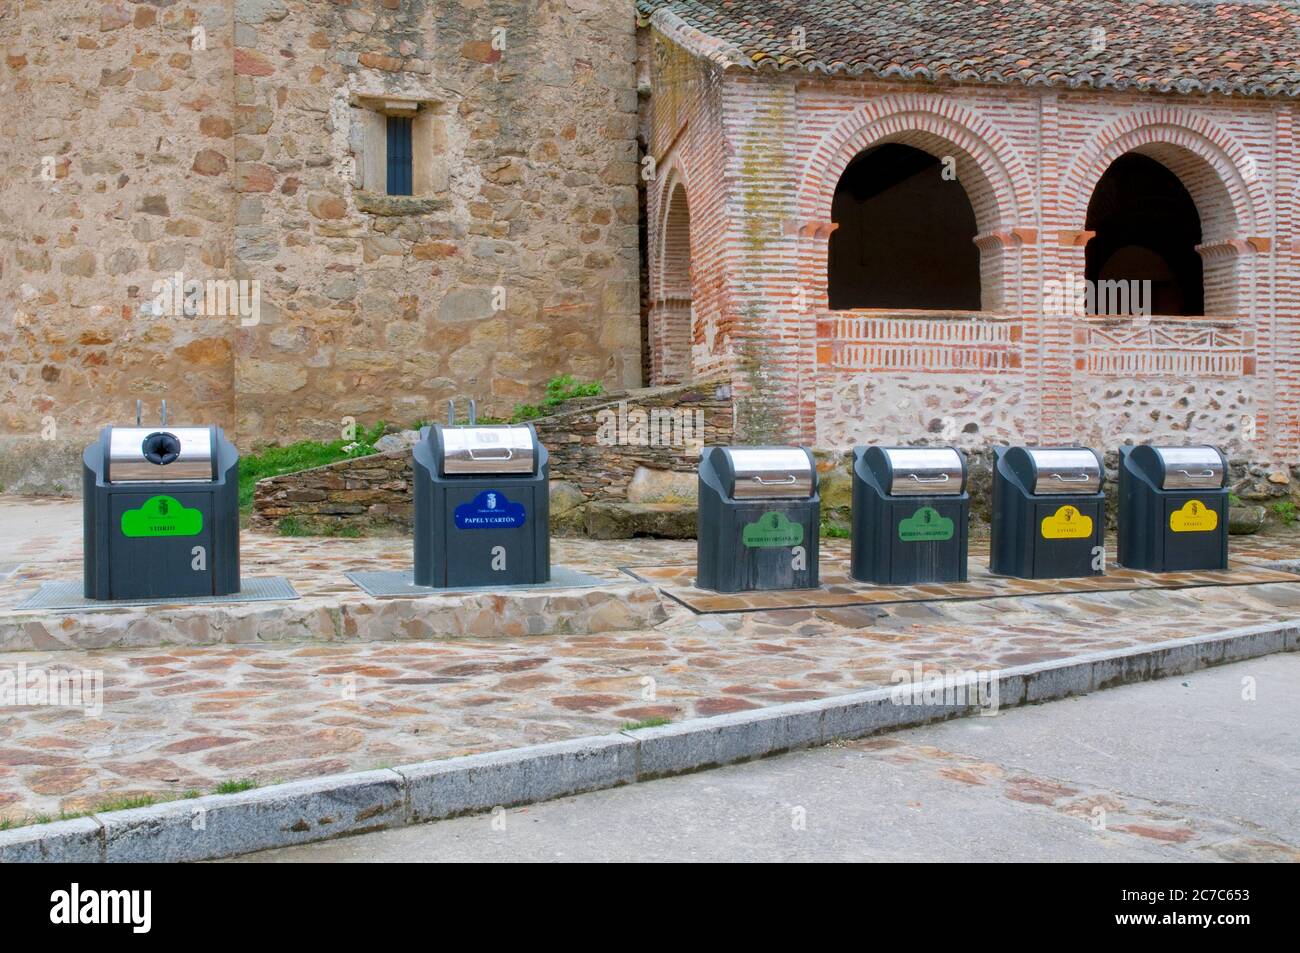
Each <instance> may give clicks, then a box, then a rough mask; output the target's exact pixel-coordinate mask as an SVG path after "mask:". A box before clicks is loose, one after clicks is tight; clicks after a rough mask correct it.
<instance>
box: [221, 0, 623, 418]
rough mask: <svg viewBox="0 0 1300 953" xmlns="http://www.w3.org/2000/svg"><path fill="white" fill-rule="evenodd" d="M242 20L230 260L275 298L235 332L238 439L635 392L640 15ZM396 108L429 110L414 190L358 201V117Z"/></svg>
mask: <svg viewBox="0 0 1300 953" xmlns="http://www.w3.org/2000/svg"><path fill="white" fill-rule="evenodd" d="M243 5H244V8H245V11H246V12H245V14H244V16H243V17H242V18H241V22H240V23H239V24H238V32H237V35H236V50H235V74H236V76H235V107H234V110H235V118H236V122H237V124H238V130H237V132H236V134H235V136H234V141H233V147H234V150H235V155H234V166H233V173H234V186H235V189H236V191H237V193H238V195H237V223H236V230H235V235H236V241H235V259H236V260H235V267H236V269H237V270H238V271H239V272H240V273H241V274H244V273H246V274H248V275H250V276H262V277H263V278H264V280H265V281H266V283H267V285H268V286H269V287H268V288H267V289H266V292H267V293H266V300H265V301H264V304H263V310H264V315H263V322H262V324H261V325H260V326H258V327H257V328H254V329H252V330H251V331H249V332H247V333H244V334H241V336H240V341H239V346H238V357H237V361H236V368H235V390H236V393H237V394H238V395H239V411H240V417H239V427H238V429H239V431H240V432H247V433H250V434H257V435H259V437H261V438H267V437H279V438H287V437H291V436H295V435H301V434H307V435H320V436H325V435H331V436H332V435H334V434H336V433H337V431H338V428H339V419H340V418H341V417H343V416H351V417H355V418H357V419H359V420H360V419H374V418H377V417H383V418H384V419H387V420H390V421H393V422H396V423H399V424H405V423H410V422H412V421H414V420H416V419H420V418H427V417H431V416H435V414H434V413H432V412H431V411H432V410H433V408H436V407H440V406H441V404H442V402H443V401H444V400H445V399H446V398H448V397H453V396H457V395H466V396H473V397H476V398H478V401H479V409H480V412H482V413H496V414H503V413H505V412H508V411H509V409H510V408H511V407H512V406H513V405H514V404H515V403H516V402H519V401H533V400H535V399H536V398H537V397H538V396H540V393H541V390H542V387H543V386H544V384H545V382H546V381H547V380H548V379H549V378H551V377H554V376H556V375H558V374H562V373H572V374H573V375H575V376H576V377H579V378H581V379H587V380H600V381H604V382H605V383H606V384H607V385H611V386H612V387H626V386H634V385H636V384H638V383H639V382H640V354H639V289H638V269H639V264H638V245H637V220H638V209H637V191H636V181H637V180H636V175H637V166H636V141H635V137H636V124H637V97H636V67H635V58H636V49H635V26H634V18H633V16H632V11H631V4H630V2H628V3H624V2H615V3H610V2H608V0H540V2H538V0H479V2H454V3H448V2H441V0H351V2H334V3H281V2H280V0H257V2H253V0H247V2H245V3H244V4H243ZM389 99H399V100H406V101H412V102H418V103H419V104H420V108H421V110H422V111H424V112H426V113H428V114H429V115H430V116H431V128H430V132H429V135H430V137H431V141H432V149H433V157H432V162H431V163H430V167H429V170H428V179H429V182H428V190H427V192H426V193H425V194H423V195H417V196H415V197H413V198H410V199H393V198H389V197H387V196H384V195H381V194H378V193H377V192H376V190H375V188H374V186H373V185H372V183H370V182H363V184H364V186H365V187H364V188H358V187H357V184H358V176H359V175H360V173H361V169H362V166H364V152H365V149H366V145H365V137H366V134H367V132H368V130H367V127H366V122H367V119H368V117H367V114H366V112H367V111H366V109H365V108H363V107H364V105H365V103H366V102H367V101H368V100H378V101H382V100H389ZM417 178H418V176H417ZM497 288H499V289H501V292H502V296H503V298H504V301H500V300H498V301H497V302H496V303H495V304H503V305H504V306H503V307H502V308H500V309H499V310H498V309H495V305H494V302H493V296H494V289H497ZM245 398H247V399H245Z"/></svg>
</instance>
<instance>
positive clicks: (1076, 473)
mask: <svg viewBox="0 0 1300 953" xmlns="http://www.w3.org/2000/svg"><path fill="white" fill-rule="evenodd" d="M993 455H994V461H993V471H994V472H993V538H992V540H991V542H990V557H989V568H990V569H991V570H992V571H993V572H994V573H996V574H997V575H1001V576H1020V577H1022V578H1025V579H1061V578H1069V577H1074V576H1100V575H1101V574H1102V573H1103V572H1104V571H1105V563H1104V561H1103V558H1102V554H1103V553H1104V548H1103V547H1104V542H1105V531H1106V520H1105V505H1106V497H1105V494H1103V493H1102V481H1103V479H1104V475H1103V472H1102V463H1101V456H1100V455H1099V454H1098V453H1097V452H1096V451H1095V450H1090V449H1088V448H1087V447H1056V448H1047V447H996V448H994V451H993Z"/></svg>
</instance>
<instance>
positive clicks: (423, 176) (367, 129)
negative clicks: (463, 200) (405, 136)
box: [350, 94, 448, 199]
mask: <svg viewBox="0 0 1300 953" xmlns="http://www.w3.org/2000/svg"><path fill="white" fill-rule="evenodd" d="M350 105H351V107H352V112H353V136H352V151H353V154H354V155H355V157H356V170H355V173H354V181H353V186H354V187H355V188H356V189H358V190H360V191H362V192H366V193H369V194H371V195H375V196H381V197H384V198H389V197H390V196H389V195H388V117H389V116H400V117H403V118H409V119H411V194H410V195H409V196H405V195H403V196H391V197H392V198H401V199H421V198H429V197H432V196H435V195H438V194H439V193H441V192H444V191H446V189H447V187H448V183H447V165H446V158H445V151H446V144H445V141H444V139H445V133H444V132H443V130H442V128H441V122H440V117H439V103H438V101H437V100H433V99H415V98H411V97H408V96H382V95H366V94H360V95H356V96H353V97H352V100H351V104H350Z"/></svg>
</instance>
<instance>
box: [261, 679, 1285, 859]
mask: <svg viewBox="0 0 1300 953" xmlns="http://www.w3.org/2000/svg"><path fill="white" fill-rule="evenodd" d="M1252 687H1253V691H1254V693H1255V700H1253V701H1252V700H1246V699H1244V698H1243V693H1248V691H1249V690H1250V689H1251V688H1252ZM1297 725H1300V655H1296V654H1290V655H1273V656H1268V657H1265V658H1262V659H1258V660H1255V661H1250V662H1242V663H1239V664H1236V665H1230V666H1225V667H1222V668H1216V669H1210V670H1207V671H1204V672H1200V673H1197V674H1195V675H1192V676H1188V677H1185V678H1181V679H1165V680H1162V681H1158V682H1148V683H1145V684H1140V685H1131V686H1126V687H1123V688H1116V689H1112V690H1109V691H1105V692H1099V693H1096V694H1093V695H1090V696H1087V697H1084V698H1077V699H1070V700H1066V701H1060V702H1053V703H1051V704H1047V705H1039V706H1034V707H1029V708H1018V709H1012V710H1009V711H1006V712H1003V713H1002V714H1000V715H998V716H996V717H984V718H970V719H964V720H961V721H954V722H948V723H946V724H942V725H937V726H933V727H927V728H918V729H912V730H908V731H903V732H898V733H895V734H892V735H885V736H880V737H877V738H872V739H866V740H863V741H858V742H852V743H848V744H839V745H834V746H830V747H825V748H819V749H816V750H811V751H803V752H796V753H793V754H788V755H784V756H781V757H776V758H769V759H766V760H763V761H759V762H754V763H751V764H745V765H737V766H734V767H729V768H722V769H718V770H715V771H707V772H702V773H699V774H693V775H687V776H684V777H679V778H670V779H666V780H662V781H656V782H652V783H648V784H639V785H632V786H630V787H625V788H619V789H615V790H610V791H600V792H596V793H593V794H587V795H583V796H581V797H575V798H566V799H564V800H560V801H553V802H550V803H546V804H540V805H534V806H531V807H526V808H514V809H511V810H508V811H504V812H498V813H497V814H496V815H495V816H493V815H482V816H477V817H468V818H460V819H457V820H452V821H443V822H440V823H435V824H426V825H422V826H419V827H410V828H404V829H401V830H396V831H385V832H381V833H377V834H368V835H364V836H360V837H353V838H347V839H343V840H337V841H331V842H326V843H323V844H317V845H308V846H304V847H295V848H288V849H285V850H278V851H268V852H266V853H263V854H256V855H251V856H249V857H245V858H241V859H242V860H245V861H276V862H289V861H390V860H391V861H474V860H481V861H521V860H522V861H547V860H564V861H691V860H702V861H796V860H818V861H835V860H934V861H964V860H970V861H980V860H1029V861H1042V860H1056V861H1060V860H1077V861H1089V860H1097V861H1184V860H1185V861H1195V860H1300V801H1298V799H1297V797H1296V791H1297V790H1300V742H1298V741H1297V738H1296V726H1297Z"/></svg>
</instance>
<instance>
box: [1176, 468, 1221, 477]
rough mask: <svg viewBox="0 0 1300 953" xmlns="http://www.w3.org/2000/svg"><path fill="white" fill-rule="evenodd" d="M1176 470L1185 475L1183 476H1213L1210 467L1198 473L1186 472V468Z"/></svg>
mask: <svg viewBox="0 0 1300 953" xmlns="http://www.w3.org/2000/svg"><path fill="white" fill-rule="evenodd" d="M1178 472H1179V473H1181V474H1182V475H1183V476H1185V477H1194V476H1202V477H1212V476H1214V471H1213V470H1210V469H1205V470H1202V471H1201V472H1200V473H1188V472H1187V471H1186V470H1179V471H1178Z"/></svg>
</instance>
